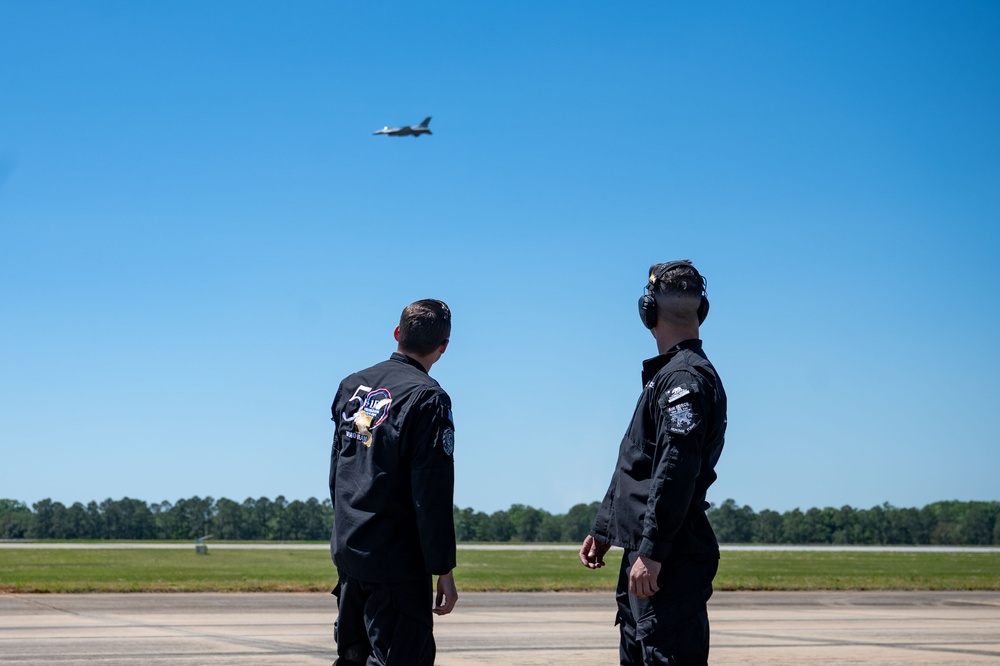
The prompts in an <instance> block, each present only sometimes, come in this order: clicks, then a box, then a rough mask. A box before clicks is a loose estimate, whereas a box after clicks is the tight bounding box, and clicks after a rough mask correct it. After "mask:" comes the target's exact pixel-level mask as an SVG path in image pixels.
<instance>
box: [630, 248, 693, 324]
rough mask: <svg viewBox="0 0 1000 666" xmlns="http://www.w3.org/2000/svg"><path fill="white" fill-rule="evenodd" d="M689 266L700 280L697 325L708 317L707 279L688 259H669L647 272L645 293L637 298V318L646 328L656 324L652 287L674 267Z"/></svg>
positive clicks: (654, 299) (654, 298)
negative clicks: (647, 278) (669, 260)
mask: <svg viewBox="0 0 1000 666" xmlns="http://www.w3.org/2000/svg"><path fill="white" fill-rule="evenodd" d="M682 267H683V268H690V269H691V270H692V271H694V276H695V279H697V280H700V281H701V303H699V304H698V325H699V326H700V325H701V324H704V323H705V318H706V317H708V308H709V303H708V294H707V291H706V289H707V287H708V280H706V279H705V278H704V277H702V275H701V273H699V272H698V269H697V268H695V267H694V266H693V265H692V264H691V262H690V261H688V260H687V259H684V260H681V261H671V262H669V263H666V264H663V265H662V266H660V267H659V269H658V270H657V271H655V272H651V273H650V274H649V282H648V283H647V284H646V293H645V294H643V295H642V297H641V298H639V319H641V320H642V323H643V325H644V326H645V327H646V328H649V329H651V328H653V327H654V326H656V297H655V296H653V293H652V292H653V289H654V288H655V287H656V283H657V281H659V279H660V277H661V276H664V275H666V274H667V273H669V272H670V271H672V270H674V269H675V268H682Z"/></svg>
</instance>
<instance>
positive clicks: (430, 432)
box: [407, 393, 455, 576]
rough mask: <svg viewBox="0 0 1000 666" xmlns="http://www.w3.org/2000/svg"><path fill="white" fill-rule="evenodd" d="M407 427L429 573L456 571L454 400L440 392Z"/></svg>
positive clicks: (423, 402)
mask: <svg viewBox="0 0 1000 666" xmlns="http://www.w3.org/2000/svg"><path fill="white" fill-rule="evenodd" d="M414 417H415V418H414V421H413V422H412V423H410V424H407V427H409V428H412V430H411V432H410V437H409V439H410V446H411V451H412V458H411V463H410V474H411V477H410V480H411V488H412V492H413V509H414V512H415V513H416V517H417V533H418V535H419V538H420V549H421V552H422V553H423V556H424V563H425V564H426V566H427V573H430V574H433V575H438V576H439V575H442V574H446V573H448V572H449V571H451V570H452V569H454V568H455V514H454V491H455V460H454V451H455V424H454V421H453V419H452V415H451V400H450V399H449V398H448V396H447V394H443V393H439V394H435V395H430V396H427V397H426V398H425V399H423V400H421V402H420V405H419V407H418V412H417V414H415V415H414Z"/></svg>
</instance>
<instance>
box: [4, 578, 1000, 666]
mask: <svg viewBox="0 0 1000 666" xmlns="http://www.w3.org/2000/svg"><path fill="white" fill-rule="evenodd" d="M710 603H711V605H710V615H711V621H712V658H711V663H712V664H714V665H719V666H725V665H727V664H732V665H735V664H741V665H745V664H768V665H771V666H774V665H778V666H780V665H783V664H865V665H867V666H884V665H888V664H908V665H912V664H935V665H939V666H940V665H950V664H954V665H958V664H961V665H963V666H969V665H976V664H1000V593H997V592H856V593H844V592H825V593H815V592H779V593H774V592H728V593H725V592H720V593H717V594H716V595H715V597H713V599H712V601H711V602H710ZM613 606H614V603H613V599H612V595H611V594H610V593H529V594H521V593H507V594H504V593H466V594H462V595H461V596H460V598H459V605H458V607H457V608H456V610H455V612H454V613H452V614H451V615H449V616H447V617H444V618H439V619H438V620H437V624H436V629H435V633H436V636H437V641H438V660H437V663H438V664H440V665H441V666H472V665H487V664H497V665H499V664H504V665H535V664H537V665H542V664H545V665H546V666H547V665H549V664H572V666H597V665H599V664H600V665H602V666H603V665H607V664H615V663H617V650H616V645H617V632H616V630H615V627H614V626H613V620H614V608H613ZM335 617H336V607H335V605H334V599H333V597H332V596H330V595H328V594H281V593H266V594H214V593H212V594H210V593H203V594H79V595H69V594H7V595H0V663H3V664H4V665H9V666H35V665H38V666H40V665H42V664H58V665H61V666H78V665H79V666H82V665H83V664H88V665H89V664H110V665H116V666H124V665H131V664H136V665H139V664H149V665H151V666H229V665H236V664H239V665H241V666H264V665H267V666H275V665H280V666H285V665H289V666H294V665H298V664H303V665H305V664H310V665H319V664H329V663H330V662H331V661H332V660H333V656H334V644H333V637H332V631H331V628H332V626H333V620H334V618H335Z"/></svg>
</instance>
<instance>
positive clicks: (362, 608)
mask: <svg viewBox="0 0 1000 666" xmlns="http://www.w3.org/2000/svg"><path fill="white" fill-rule="evenodd" d="M337 588H338V590H339V593H338V590H334V594H337V597H338V604H337V609H338V613H337V621H336V622H335V623H334V625H333V636H334V639H335V640H336V641H337V660H336V661H335V662H333V663H334V666H358V665H362V664H364V665H366V666H431V665H432V664H433V663H434V656H435V653H436V646H435V644H434V635H433V633H432V632H433V628H434V616H433V614H432V613H431V608H432V605H433V603H434V594H433V588H432V582H431V577H430V576H428V577H427V578H426V580H420V581H416V582H408V583H392V584H387V583H369V582H365V581H359V580H354V579H351V578H348V577H341V579H340V583H339V584H338V585H337Z"/></svg>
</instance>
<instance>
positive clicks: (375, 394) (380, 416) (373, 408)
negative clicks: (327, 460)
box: [353, 388, 392, 446]
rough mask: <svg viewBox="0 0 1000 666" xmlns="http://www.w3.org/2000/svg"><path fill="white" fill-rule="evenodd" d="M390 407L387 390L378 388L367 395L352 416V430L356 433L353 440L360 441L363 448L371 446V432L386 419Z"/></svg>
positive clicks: (389, 396) (390, 400)
mask: <svg viewBox="0 0 1000 666" xmlns="http://www.w3.org/2000/svg"><path fill="white" fill-rule="evenodd" d="M390 405H392V396H391V395H390V394H389V389H384V388H379V389H375V390H374V391H371V392H370V393H368V395H366V396H365V399H364V400H363V401H362V402H361V407H360V409H358V411H357V413H356V414H355V415H354V419H353V420H354V429H355V430H356V431H357V435H356V436H355V439H359V440H361V442H362V443H363V444H364V445H365V446H371V445H372V438H373V437H374V435H373V433H372V431H373V430H375V428H377V427H379V426H380V425H382V422H383V421H385V420H386V418H388V416H389V407H390Z"/></svg>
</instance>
